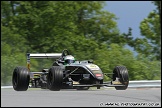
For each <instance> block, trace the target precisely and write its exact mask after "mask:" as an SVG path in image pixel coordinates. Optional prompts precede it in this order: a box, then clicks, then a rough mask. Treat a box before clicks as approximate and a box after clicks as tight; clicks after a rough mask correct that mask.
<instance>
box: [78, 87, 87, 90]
mask: <svg viewBox="0 0 162 108" xmlns="http://www.w3.org/2000/svg"><path fill="white" fill-rule="evenodd" d="M76 89H77V90H88V89H89V87H77V88H76Z"/></svg>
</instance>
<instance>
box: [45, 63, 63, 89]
mask: <svg viewBox="0 0 162 108" xmlns="http://www.w3.org/2000/svg"><path fill="white" fill-rule="evenodd" d="M62 83H63V71H62V69H61V67H59V66H52V67H51V68H50V69H49V72H48V75H47V85H48V88H49V89H50V90H52V91H59V90H60V89H61V87H62Z"/></svg>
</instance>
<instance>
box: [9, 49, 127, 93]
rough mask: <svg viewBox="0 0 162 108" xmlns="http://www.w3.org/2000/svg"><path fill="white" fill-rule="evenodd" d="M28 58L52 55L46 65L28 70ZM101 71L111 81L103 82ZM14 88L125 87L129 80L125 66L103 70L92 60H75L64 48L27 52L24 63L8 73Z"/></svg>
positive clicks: (78, 88) (77, 88) (18, 89)
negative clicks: (106, 71) (11, 73)
mask: <svg viewBox="0 0 162 108" xmlns="http://www.w3.org/2000/svg"><path fill="white" fill-rule="evenodd" d="M31 58H54V59H55V61H54V62H53V64H52V65H51V67H50V68H49V69H42V70H41V71H38V72H32V71H30V59H31ZM104 75H106V76H108V77H110V78H111V81H108V82H104ZM12 84H13V89H14V90H15V91H26V90H27V89H28V88H42V89H49V90H52V91H59V90H61V89H76V90H88V89H89V88H90V87H97V89H100V87H115V89H116V90H126V89H127V87H128V84H129V75H128V70H127V68H126V67H125V66H115V68H114V70H113V71H112V73H105V72H104V73H103V72H102V70H101V69H100V68H99V66H97V65H96V64H94V63H93V61H92V60H83V61H77V60H75V58H74V57H73V56H72V55H71V54H70V53H69V51H68V50H67V49H65V50H63V51H62V53H38V54H34V53H27V67H24V66H17V67H15V69H14V71H13V75H12Z"/></svg>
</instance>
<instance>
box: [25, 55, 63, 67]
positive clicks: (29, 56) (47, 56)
mask: <svg viewBox="0 0 162 108" xmlns="http://www.w3.org/2000/svg"><path fill="white" fill-rule="evenodd" d="M61 55H62V53H38V54H37V53H27V68H28V69H29V70H30V58H47V59H48V58H60V57H61Z"/></svg>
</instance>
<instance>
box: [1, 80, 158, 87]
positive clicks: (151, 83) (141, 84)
mask: <svg viewBox="0 0 162 108" xmlns="http://www.w3.org/2000/svg"><path fill="white" fill-rule="evenodd" d="M1 88H13V87H12V86H1ZM106 88H107V87H106ZM128 88H161V80H137V81H129V85H128Z"/></svg>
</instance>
